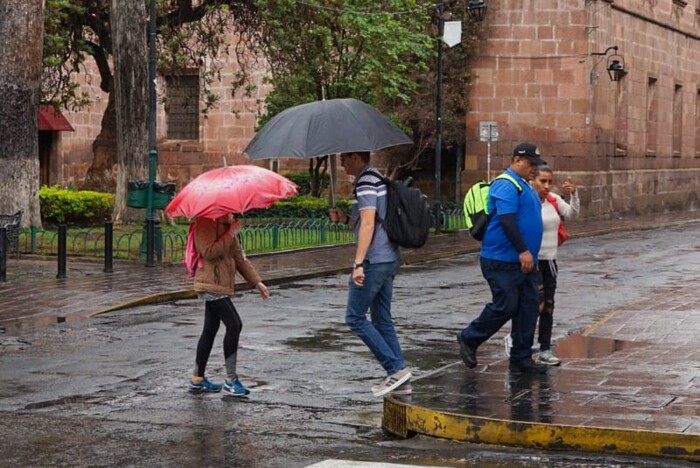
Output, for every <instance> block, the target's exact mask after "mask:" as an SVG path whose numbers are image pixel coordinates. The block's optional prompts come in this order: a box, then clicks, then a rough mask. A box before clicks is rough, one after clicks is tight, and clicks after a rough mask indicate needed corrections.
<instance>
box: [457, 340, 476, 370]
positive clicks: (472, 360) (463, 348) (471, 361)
mask: <svg viewBox="0 0 700 468" xmlns="http://www.w3.org/2000/svg"><path fill="white" fill-rule="evenodd" d="M457 342H458V343H459V355H460V357H461V358H462V361H464V365H465V366H467V367H468V368H470V369H473V368H475V367H476V348H472V347H471V346H469V345H468V344H467V342H466V341H464V339H463V338H462V333H461V332H460V333H457Z"/></svg>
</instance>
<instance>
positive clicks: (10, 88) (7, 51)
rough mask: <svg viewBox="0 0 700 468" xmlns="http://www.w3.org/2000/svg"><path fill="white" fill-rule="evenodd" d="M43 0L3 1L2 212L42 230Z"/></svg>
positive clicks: (0, 91) (0, 24)
mask: <svg viewBox="0 0 700 468" xmlns="http://www.w3.org/2000/svg"><path fill="white" fill-rule="evenodd" d="M43 35H44V2H43V0H13V1H3V2H0V96H1V97H2V98H1V99H0V213H4V214H11V213H14V212H16V211H17V210H24V214H23V215H22V226H23V227H26V226H30V225H33V226H39V227H40V226H41V212H40V207H39V130H38V125H37V121H38V117H37V116H38V112H39V100H40V86H41V72H42V44H43V40H44V38H43Z"/></svg>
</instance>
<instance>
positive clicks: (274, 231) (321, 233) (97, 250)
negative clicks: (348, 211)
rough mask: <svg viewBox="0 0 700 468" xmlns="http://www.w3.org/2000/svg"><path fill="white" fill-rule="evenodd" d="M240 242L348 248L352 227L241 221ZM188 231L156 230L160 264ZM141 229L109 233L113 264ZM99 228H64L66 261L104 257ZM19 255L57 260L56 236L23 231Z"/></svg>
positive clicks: (131, 249)
mask: <svg viewBox="0 0 700 468" xmlns="http://www.w3.org/2000/svg"><path fill="white" fill-rule="evenodd" d="M244 222H245V224H244V226H243V228H242V229H241V232H240V234H239V236H240V237H239V238H240V240H241V244H242V245H243V248H244V249H245V251H246V252H247V253H262V252H275V251H281V250H290V249H297V248H303V247H313V246H322V245H335V244H348V243H352V242H353V240H354V237H353V232H352V227H351V226H345V225H342V224H335V223H330V222H329V221H328V220H319V219H310V220H309V219H305V220H245V221H244ZM442 228H443V230H457V229H464V228H465V224H464V215H463V213H462V210H445V211H443V213H442ZM187 230H188V226H187V225H177V226H162V227H161V226H158V227H157V228H156V255H157V256H158V258H159V259H162V260H165V261H179V260H182V258H183V255H184V251H185V245H186V242H187ZM143 236H144V228H143V226H140V225H133V226H126V227H122V226H115V227H114V229H113V243H112V246H113V255H114V258H121V259H138V258H139V256H140V255H141V253H142V252H145V250H144V247H143V246H142V238H143ZM104 237H105V233H104V227H103V226H99V227H91V228H70V227H69V228H68V237H67V242H66V248H67V253H68V255H73V256H81V255H82V256H89V257H103V256H104ZM19 241H20V251H21V252H22V253H34V254H40V255H57V252H58V231H57V230H54V229H46V230H44V229H36V228H30V229H22V230H21V231H20V238H19Z"/></svg>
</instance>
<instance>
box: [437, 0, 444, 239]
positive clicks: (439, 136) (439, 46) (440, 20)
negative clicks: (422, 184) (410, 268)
mask: <svg viewBox="0 0 700 468" xmlns="http://www.w3.org/2000/svg"><path fill="white" fill-rule="evenodd" d="M436 4H437V13H438V37H437V67H436V71H435V74H436V78H435V233H436V234H439V233H440V215H441V212H442V210H441V206H440V198H441V195H440V185H441V184H442V180H441V173H442V35H443V31H444V29H445V20H444V18H443V13H444V6H445V5H444V3H443V0H436Z"/></svg>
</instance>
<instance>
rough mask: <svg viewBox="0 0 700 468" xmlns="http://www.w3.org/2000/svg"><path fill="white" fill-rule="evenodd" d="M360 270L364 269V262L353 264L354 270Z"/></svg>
mask: <svg viewBox="0 0 700 468" xmlns="http://www.w3.org/2000/svg"><path fill="white" fill-rule="evenodd" d="M358 268H362V262H360V263H353V264H352V269H353V270H357V269H358Z"/></svg>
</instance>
